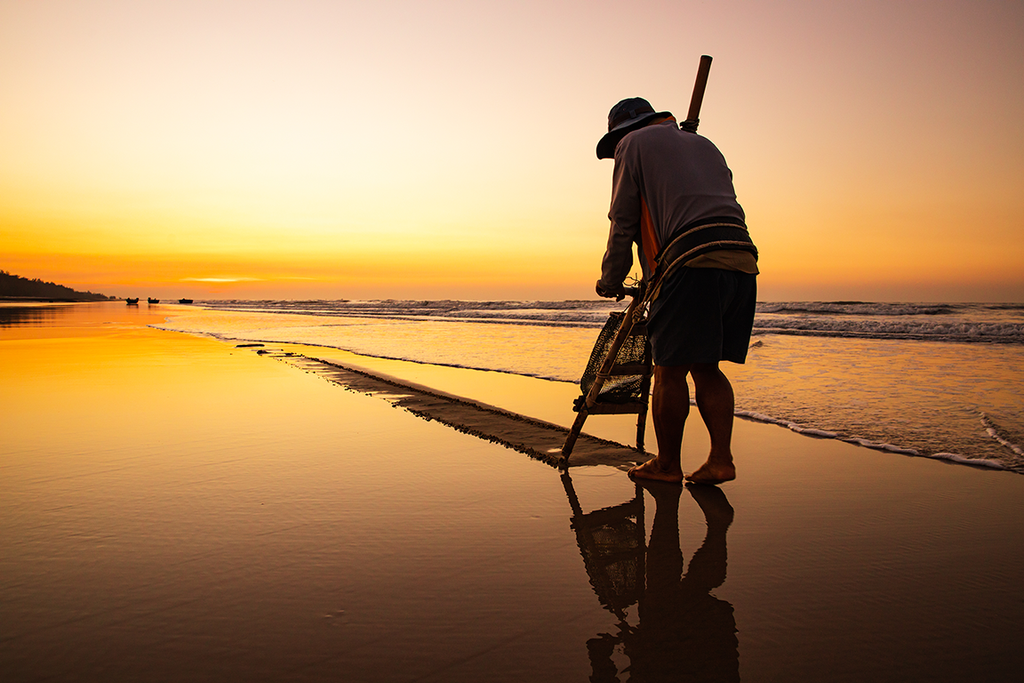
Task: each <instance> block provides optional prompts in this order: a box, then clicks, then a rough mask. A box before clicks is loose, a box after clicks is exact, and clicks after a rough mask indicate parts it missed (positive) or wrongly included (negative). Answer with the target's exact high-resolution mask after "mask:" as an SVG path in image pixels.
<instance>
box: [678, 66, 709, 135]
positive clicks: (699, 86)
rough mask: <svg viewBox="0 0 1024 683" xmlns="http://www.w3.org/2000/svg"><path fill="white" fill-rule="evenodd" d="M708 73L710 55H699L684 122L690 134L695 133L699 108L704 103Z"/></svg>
mask: <svg viewBox="0 0 1024 683" xmlns="http://www.w3.org/2000/svg"><path fill="white" fill-rule="evenodd" d="M710 73H711V55H701V58H700V64H698V65H697V80H696V81H694V83H693V94H692V95H690V110H689V111H688V112H687V113H686V122H688V123H690V126H684V128H686V130H688V131H690V132H691V133H696V132H697V120H698V118H699V117H700V106H701V104H703V102H704V90H705V88H707V86H708V74H710Z"/></svg>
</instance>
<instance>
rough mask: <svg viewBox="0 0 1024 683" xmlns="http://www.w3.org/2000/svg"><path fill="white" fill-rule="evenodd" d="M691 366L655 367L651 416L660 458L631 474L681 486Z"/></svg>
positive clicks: (633, 470)
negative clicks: (682, 452)
mask: <svg viewBox="0 0 1024 683" xmlns="http://www.w3.org/2000/svg"><path fill="white" fill-rule="evenodd" d="M688 372H690V366H689V365H666V366H662V365H656V366H654V395H653V397H652V399H651V414H652V416H653V418H654V435H655V437H656V438H657V440H658V457H656V458H652V459H651V460H648V461H647V462H645V463H644V464H643V465H640V466H638V467H634V468H633V469H631V470H630V471H629V473H630V475H632V476H634V477H639V478H641V479H655V480H658V481H671V482H676V483H679V482H681V481H682V480H683V470H682V467H681V466H680V464H679V458H680V450H681V448H682V445H683V426H684V425H685V424H686V417H687V415H689V414H690V387H689V385H688V384H687V383H686V374H687V373H688Z"/></svg>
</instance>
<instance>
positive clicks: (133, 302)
mask: <svg viewBox="0 0 1024 683" xmlns="http://www.w3.org/2000/svg"><path fill="white" fill-rule="evenodd" d="M125 302H126V303H127V304H128V305H129V306H138V305H139V299H138V297H136V298H134V299H125Z"/></svg>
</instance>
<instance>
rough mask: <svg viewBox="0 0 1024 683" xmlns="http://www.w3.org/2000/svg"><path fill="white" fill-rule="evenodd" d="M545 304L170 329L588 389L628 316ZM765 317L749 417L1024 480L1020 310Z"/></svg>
mask: <svg viewBox="0 0 1024 683" xmlns="http://www.w3.org/2000/svg"><path fill="white" fill-rule="evenodd" d="M314 304H315V305H314ZM211 305H212V304H211ZM547 306H548V308H543V307H542V306H541V304H540V303H538V302H488V303H487V304H486V306H485V305H483V304H480V303H478V302H476V303H474V302H376V303H374V302H340V303H337V304H332V302H252V303H249V304H246V303H244V302H231V303H218V304H216V306H215V308H211V309H207V310H203V309H191V310H189V312H188V313H187V314H186V315H182V316H175V317H174V318H172V319H171V320H170V321H168V323H167V324H166V325H162V327H165V328H167V329H176V330H183V331H189V332H196V333H205V334H211V335H214V336H217V337H220V338H227V339H245V340H254V341H273V342H295V343H303V344H313V345H322V346H328V347H335V348H340V349H345V350H349V351H353V352H355V353H359V354H364V355H370V356H377V357H384V358H396V359H404V360H411V361H415V362H420V363H429V364H441V365H449V366H454V367H466V368H477V369H486V370H497V371H501V372H508V373H513V374H520V375H525V376H532V377H543V378H548V379H553V380H558V381H565V382H576V381H577V380H578V378H579V375H580V374H581V373H582V371H583V369H584V367H585V366H586V362H587V358H588V357H589V354H590V350H591V347H592V345H593V342H594V339H595V338H596V336H597V332H596V325H597V324H598V321H602V320H603V319H604V318H605V317H606V316H607V312H608V310H609V309H610V308H616V306H615V305H614V304H611V303H608V302H552V303H548V304H547ZM617 307H618V308H621V307H622V305H621V304H619V305H618V306H617ZM761 308H762V310H761V311H759V313H758V318H757V322H756V323H755V326H756V332H757V333H756V334H755V336H754V338H753V339H754V341H753V347H752V349H751V352H750V354H749V356H748V361H747V364H746V365H744V366H735V365H732V364H726V365H725V366H723V367H725V369H726V371H727V373H728V374H729V376H730V377H731V378H732V380H733V384H734V387H735V391H736V397H737V399H736V404H737V405H736V407H737V411H738V413H739V414H740V415H744V416H747V417H751V418H753V419H758V420H763V421H769V422H775V423H778V424H783V425H786V426H790V427H791V428H793V429H795V430H802V431H805V432H809V433H813V434H817V435H819V436H822V437H826V438H842V439H847V440H851V441H854V442H856V443H861V444H863V445H867V446H870V447H875V448H885V449H889V450H892V451H895V452H900V453H905V454H913V455H923V456H930V457H939V458H944V459H951V460H961V461H962V460H970V461H974V463H976V464H979V465H986V466H993V467H1005V468H1008V469H1012V470H1014V471H1017V472H1024V450H1022V449H1024V373H1022V372H1021V371H1020V368H1022V367H1024V343H1021V341H1020V339H1024V331H1022V330H1024V322H1021V321H1022V309H1021V308H1020V307H1010V306H1002V307H1000V306H997V305H989V306H982V305H967V304H958V305H954V304H941V305H920V304H918V305H913V304H904V305H896V304H870V305H869V304H832V305H830V304H804V305H801V306H797V305H794V304H789V305H783V304H774V305H773V304H762V305H761ZM481 319H486V320H487V322H486V323H484V322H480V320H481ZM538 321H540V323H543V324H538ZM794 331H800V334H799V335H795V334H793V332H794ZM968 338H970V339H990V340H995V341H987V342H974V343H970V342H967V341H965V340H966V339H968ZM951 340H959V341H951Z"/></svg>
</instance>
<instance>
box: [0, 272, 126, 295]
mask: <svg viewBox="0 0 1024 683" xmlns="http://www.w3.org/2000/svg"><path fill="white" fill-rule="evenodd" d="M113 298H115V297H112V296H104V295H103V294H93V293H92V292H77V291H75V290H73V289H71V288H70V287H65V286H64V285H57V284H54V283H52V282H43V281H42V280H39V279H34V280H29V279H28V278H26V277H21V276H20V275H11V274H10V273H8V272H7V271H6V270H0V299H45V300H47V301H51V300H52V301H106V300H107V299H113Z"/></svg>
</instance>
